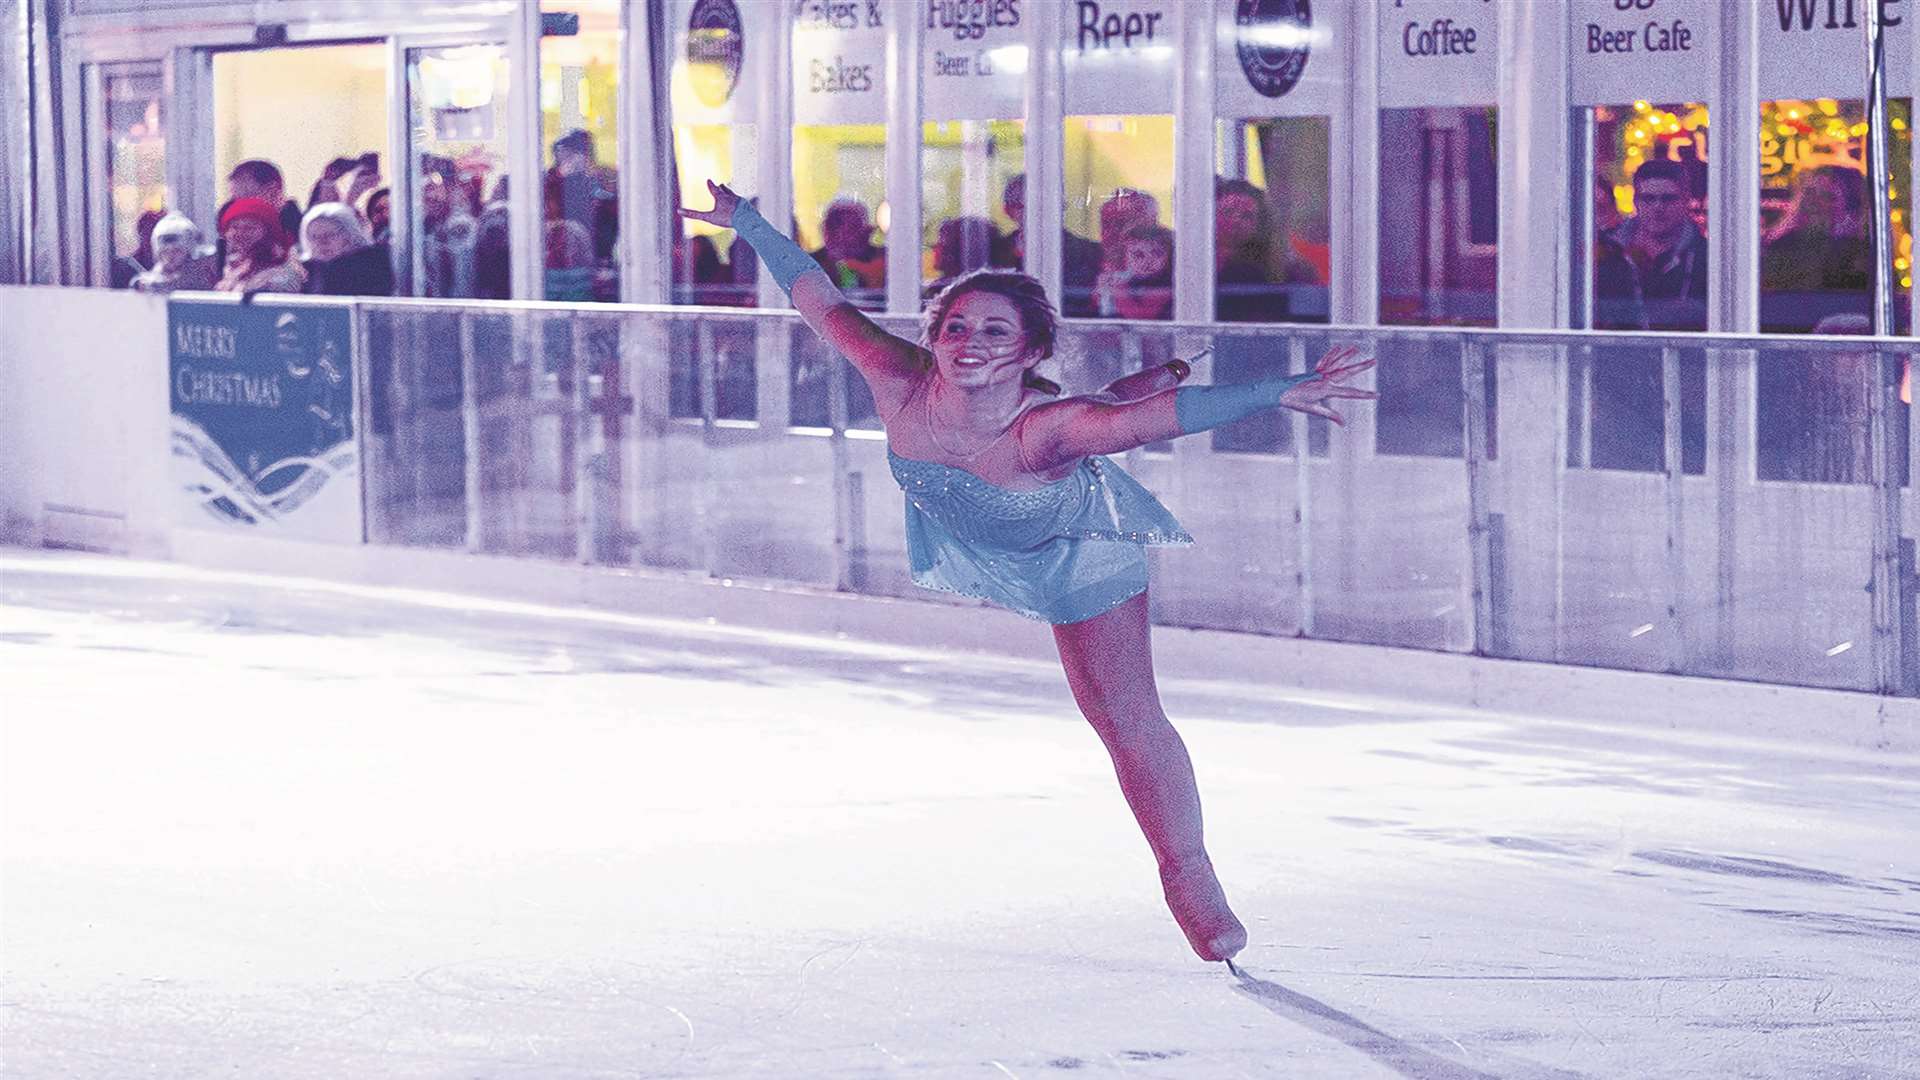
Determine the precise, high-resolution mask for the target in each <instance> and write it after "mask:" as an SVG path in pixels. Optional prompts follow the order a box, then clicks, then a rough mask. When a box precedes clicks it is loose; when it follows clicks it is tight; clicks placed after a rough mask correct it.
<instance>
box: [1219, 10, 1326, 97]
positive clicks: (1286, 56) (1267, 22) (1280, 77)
mask: <svg viewBox="0 0 1920 1080" xmlns="http://www.w3.org/2000/svg"><path fill="white" fill-rule="evenodd" d="M1234 28H1235V31H1236V33H1235V39H1236V42H1237V44H1236V45H1235V51H1237V52H1238V53H1239V54H1240V70H1242V71H1244V72H1246V73H1247V82H1248V83H1250V84H1252V86H1253V88H1254V89H1255V90H1258V91H1259V92H1260V93H1262V94H1264V95H1265V96H1267V97H1271V98H1277V97H1282V96H1285V95H1286V93H1287V92H1288V91H1290V90H1292V89H1293V88H1294V86H1295V85H1296V84H1298V83H1299V82H1300V76H1301V74H1302V73H1304V72H1305V71H1306V70H1307V54H1308V53H1309V52H1311V51H1312V45H1313V8H1312V4H1311V0H1239V5H1238V7H1237V8H1236V10H1235V13H1234Z"/></svg>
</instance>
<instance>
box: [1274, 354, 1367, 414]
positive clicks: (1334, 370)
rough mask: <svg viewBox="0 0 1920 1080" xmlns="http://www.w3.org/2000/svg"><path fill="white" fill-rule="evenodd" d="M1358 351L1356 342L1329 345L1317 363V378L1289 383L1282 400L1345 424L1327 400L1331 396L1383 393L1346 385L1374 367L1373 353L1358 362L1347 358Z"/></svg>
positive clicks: (1362, 398) (1360, 398) (1361, 396)
mask: <svg viewBox="0 0 1920 1080" xmlns="http://www.w3.org/2000/svg"><path fill="white" fill-rule="evenodd" d="M1359 355H1360V349H1359V348H1358V347H1357V346H1353V345H1346V346H1342V347H1340V348H1337V349H1328V350H1327V355H1325V356H1323V357H1321V358H1320V363H1318V364H1317V365H1315V366H1314V369H1313V373H1314V378H1311V379H1308V380H1307V381H1306V382H1303V383H1299V384H1297V385H1295V386H1291V387H1288V388H1287V392H1286V393H1284V394H1281V395H1280V404H1282V405H1284V406H1286V407H1287V408H1289V409H1299V410H1300V411H1301V412H1304V413H1312V414H1313V415H1315V416H1324V417H1326V418H1327V419H1329V420H1331V421H1333V422H1334V423H1336V424H1345V423H1346V420H1344V419H1343V418H1342V417H1341V416H1340V414H1339V413H1337V412H1335V411H1334V409H1333V406H1332V405H1329V404H1327V401H1328V399H1329V398H1352V399H1355V400H1358V401H1371V400H1373V399H1374V398H1377V397H1379V396H1380V395H1379V394H1376V393H1374V392H1373V391H1371V390H1362V389H1360V388H1359V387H1357V386H1347V385H1346V380H1348V379H1351V378H1353V377H1354V376H1355V375H1358V374H1360V373H1361V372H1363V371H1366V370H1368V369H1369V368H1371V367H1373V363H1374V362H1373V358H1372V357H1368V358H1367V359H1365V360H1361V361H1359V362H1357V363H1349V362H1348V361H1351V360H1353V358H1354V357H1356V356H1359Z"/></svg>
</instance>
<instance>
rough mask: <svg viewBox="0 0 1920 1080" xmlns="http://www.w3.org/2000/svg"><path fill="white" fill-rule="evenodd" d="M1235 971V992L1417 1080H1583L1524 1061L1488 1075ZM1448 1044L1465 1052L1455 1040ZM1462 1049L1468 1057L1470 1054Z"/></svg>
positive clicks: (1243, 971) (1507, 1064) (1505, 1064)
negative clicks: (1236, 980) (1236, 979)
mask: <svg viewBox="0 0 1920 1080" xmlns="http://www.w3.org/2000/svg"><path fill="white" fill-rule="evenodd" d="M1233 971H1234V973H1235V975H1236V976H1237V977H1238V982H1237V984H1236V985H1235V986H1234V990H1235V992H1237V993H1240V994H1243V995H1245V996H1247V997H1249V998H1252V999H1253V1000H1254V1001H1256V1002H1258V1003H1259V1004H1260V1005H1262V1006H1263V1007H1265V1008H1266V1009H1267V1011H1269V1012H1271V1013H1273V1014H1274V1015H1275V1016H1278V1017H1280V1018H1281V1019H1283V1020H1291V1021H1293V1022H1294V1023H1296V1024H1299V1025H1300V1026H1301V1027H1304V1028H1306V1029H1308V1030H1309V1031H1314V1032H1318V1033H1319V1034H1321V1035H1325V1036H1327V1037H1328V1038H1331V1039H1335V1040H1337V1041H1339V1042H1342V1043H1345V1044H1346V1045H1347V1046H1349V1047H1351V1048H1353V1049H1354V1050H1357V1051H1359V1052H1360V1053H1362V1054H1365V1055H1366V1056H1368V1057H1369V1058H1372V1059H1373V1060H1374V1061H1375V1062H1377V1063H1379V1064H1380V1065H1381V1066H1383V1067H1385V1068H1388V1069H1391V1070H1393V1071H1394V1072H1397V1073H1399V1074H1400V1075H1402V1076H1405V1077H1410V1078H1414V1080H1582V1074H1580V1073H1575V1072H1568V1071H1565V1070H1562V1069H1552V1068H1547V1067H1545V1066H1539V1065H1534V1064H1532V1063H1530V1062H1519V1061H1508V1062H1502V1063H1501V1065H1500V1068H1501V1070H1502V1071H1501V1072H1498V1073H1490V1072H1483V1071H1481V1070H1479V1069H1476V1068H1473V1067H1472V1066H1469V1065H1463V1064H1461V1063H1460V1062H1457V1061H1455V1060H1453V1059H1452V1058H1449V1057H1444V1056H1442V1055H1440V1054H1436V1053H1434V1052H1433V1051H1431V1050H1427V1049H1425V1048H1423V1047H1420V1046H1416V1045H1414V1044H1413V1043H1411V1042H1408V1041H1407V1040H1405V1039H1402V1038H1399V1037H1397V1036H1394V1035H1391V1034H1389V1033H1387V1032H1385V1031H1382V1030H1380V1029H1379V1028H1377V1027H1374V1026H1373V1025H1372V1024H1369V1023H1367V1022H1366V1021H1364V1020H1362V1019H1360V1018H1359V1017H1357V1016H1354V1015H1353V1014H1351V1013H1346V1012H1342V1011H1340V1010H1339V1009H1336V1008H1334V1007H1333V1006H1331V1005H1328V1004H1327V1003H1326V1002H1323V1001H1320V1000H1318V999H1316V998H1311V997H1308V996H1307V995H1305V994H1302V993H1300V992H1299V991H1297V990H1289V989H1287V988H1286V987H1284V986H1281V985H1280V984H1279V983H1276V982H1272V981H1269V980H1267V979H1262V978H1259V977H1258V976H1255V975H1251V974H1249V973H1248V972H1247V970H1246V969H1245V968H1243V967H1239V966H1237V965H1236V966H1234V967H1233ZM1441 1037H1442V1038H1446V1037H1445V1036H1441ZM1447 1042H1449V1043H1452V1044H1453V1045H1454V1046H1456V1047H1459V1046H1460V1044H1459V1043H1458V1042H1456V1041H1455V1040H1453V1039H1447ZM1461 1049H1462V1051H1463V1052H1464V1050H1465V1048H1464V1047H1462V1048H1461Z"/></svg>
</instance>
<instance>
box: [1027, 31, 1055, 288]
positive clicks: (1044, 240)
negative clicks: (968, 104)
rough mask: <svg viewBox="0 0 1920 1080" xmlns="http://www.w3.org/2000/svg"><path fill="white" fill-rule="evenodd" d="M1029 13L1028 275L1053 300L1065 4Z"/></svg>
mask: <svg viewBox="0 0 1920 1080" xmlns="http://www.w3.org/2000/svg"><path fill="white" fill-rule="evenodd" d="M1026 11H1027V101H1026V111H1027V208H1026V214H1027V216H1026V220H1025V221H1024V222H1022V223H1021V226H1020V228H1021V230H1022V232H1023V233H1024V235H1025V238H1026V249H1027V265H1026V266H1025V267H1024V268H1023V269H1025V270H1026V272H1027V273H1029V274H1032V275H1033V276H1034V277H1037V278H1039V279H1040V284H1041V285H1043V286H1045V287H1046V290H1047V295H1048V296H1051V297H1053V299H1054V302H1055V303H1056V304H1058V303H1061V302H1062V301H1064V300H1065V296H1064V295H1063V294H1062V292H1061V286H1060V221H1061V210H1060V203H1061V200H1062V199H1064V198H1065V194H1064V192H1063V191H1062V188H1064V187H1065V185H1066V173H1065V168H1066V164H1065V152H1064V147H1063V146H1062V143H1061V140H1062V134H1061V131H1062V129H1061V124H1062V122H1063V120H1064V118H1065V114H1064V111H1063V110H1064V108H1065V97H1064V94H1065V90H1066V74H1065V69H1064V68H1063V67H1062V66H1061V60H1060V26H1061V23H1060V17H1061V14H1062V12H1064V11H1065V5H1064V4H1044V3H1043V4H1029V5H1028V6H1027V8H1026Z"/></svg>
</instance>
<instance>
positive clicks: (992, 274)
mask: <svg viewBox="0 0 1920 1080" xmlns="http://www.w3.org/2000/svg"><path fill="white" fill-rule="evenodd" d="M976 292H977V293H992V294H993V295H995V296H1004V297H1006V298H1007V300H1008V302H1009V303H1011V304H1012V305H1013V309H1014V310H1015V311H1017V312H1019V313H1020V331H1021V333H1023V334H1025V335H1026V336H1027V344H1028V345H1030V346H1032V347H1033V349H1034V350H1035V351H1037V352H1038V353H1039V354H1040V358H1041V359H1042V360H1044V359H1046V358H1047V357H1049V356H1052V355H1053V344H1054V341H1055V340H1056V339H1057V338H1058V337H1059V331H1060V317H1059V316H1058V315H1056V314H1055V313H1054V310H1053V301H1051V300H1048V299H1047V291H1046V290H1045V289H1043V288H1041V287H1040V280H1039V279H1038V278H1036V277H1034V276H1032V275H1031V274H1022V273H1020V272H1018V271H1015V270H995V269H991V268H986V269H980V270H975V271H973V272H972V273H967V274H962V275H960V276H959V277H957V278H954V279H953V281H952V283H951V284H949V285H948V286H947V287H946V288H944V289H941V290H940V292H939V293H938V294H937V295H935V296H934V298H933V302H932V303H930V304H928V305H927V310H926V314H925V316H924V317H923V318H922V319H921V322H920V344H921V345H924V346H927V347H929V348H931V347H932V345H933V338H934V335H935V333H937V332H938V331H939V328H940V324H941V323H943V322H945V321H946V320H947V313H948V312H949V311H951V310H953V305H954V302H955V301H957V300H959V299H960V298H961V297H963V296H965V295H967V294H968V293H976ZM1026 384H1027V385H1028V386H1030V387H1032V388H1033V389H1035V390H1038V391H1040V392H1041V393H1043V394H1058V393H1059V392H1060V384H1059V383H1056V382H1054V381H1053V380H1052V379H1049V378H1046V377H1044V376H1042V375H1040V374H1039V373H1037V372H1035V371H1034V370H1033V369H1032V368H1028V369H1027V374H1026Z"/></svg>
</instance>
